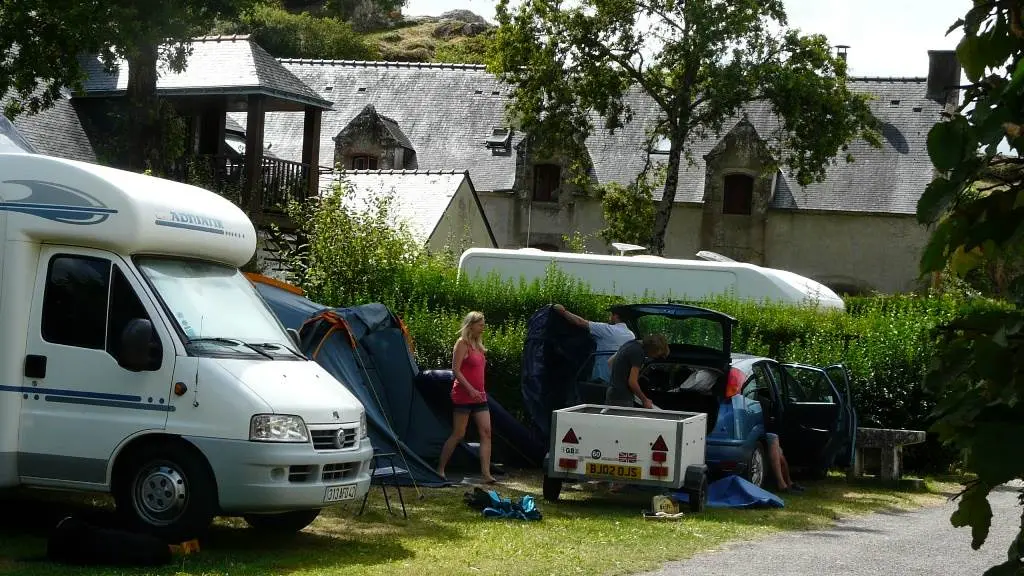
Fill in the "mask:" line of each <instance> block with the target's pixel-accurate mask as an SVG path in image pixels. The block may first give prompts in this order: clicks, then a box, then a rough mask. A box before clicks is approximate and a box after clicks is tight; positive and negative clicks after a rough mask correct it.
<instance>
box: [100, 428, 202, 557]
mask: <svg viewBox="0 0 1024 576" xmlns="http://www.w3.org/2000/svg"><path fill="white" fill-rule="evenodd" d="M129 458H130V459H129V460H128V461H126V462H125V464H126V465H125V466H124V468H123V472H122V474H121V477H120V478H119V479H118V482H117V483H116V486H115V488H114V500H115V502H116V506H117V511H118V513H120V514H121V515H122V516H123V517H124V518H125V519H126V520H127V521H128V523H129V524H131V525H133V526H135V527H136V528H137V529H139V530H141V531H143V532H148V533H150V534H153V535H155V536H157V537H159V538H162V539H164V540H167V541H168V542H183V541H185V540H189V539H192V538H197V537H199V536H201V535H203V534H204V533H205V532H206V530H207V529H208V528H209V527H210V523H211V522H212V521H213V516H214V514H215V512H216V508H217V484H216V482H215V481H214V479H213V477H212V475H211V474H210V472H209V469H208V467H207V465H206V462H205V461H204V460H203V458H202V456H201V455H199V454H197V453H196V452H195V451H194V450H190V449H189V448H188V447H187V446H185V445H182V444H180V443H177V442H164V443H161V444H156V445H149V446H147V447H146V449H145V451H142V450H139V451H138V452H135V453H134V454H131V455H129Z"/></svg>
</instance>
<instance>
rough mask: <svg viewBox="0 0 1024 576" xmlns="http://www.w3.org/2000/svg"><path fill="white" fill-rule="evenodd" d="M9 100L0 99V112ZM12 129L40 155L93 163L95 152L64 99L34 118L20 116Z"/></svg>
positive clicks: (77, 117) (32, 115)
mask: <svg viewBox="0 0 1024 576" xmlns="http://www.w3.org/2000/svg"><path fill="white" fill-rule="evenodd" d="M8 100H9V98H8V97H5V98H0V110H2V109H3V108H4V106H5V105H6V104H7V101H8ZM14 127H15V128H17V129H18V132H19V133H20V134H21V135H22V136H23V137H24V138H25V140H28V143H29V144H31V145H32V147H33V148H35V149H36V152H38V153H40V154H46V155H48V156H57V157H59V158H67V159H68V160H79V161H81V162H92V163H94V164H95V163H97V159H96V150H95V149H94V148H93V145H92V142H91V141H90V140H89V136H88V134H87V133H86V130H85V128H84V127H83V126H82V122H81V120H80V119H79V116H78V111H77V110H76V109H75V105H74V102H73V101H72V100H70V99H69V98H68V96H67V95H64V96H63V97H62V98H60V99H58V100H57V101H56V102H54V104H53V106H52V107H50V108H48V109H46V110H43V111H42V112H40V113H38V114H28V113H27V112H26V113H22V114H20V115H19V116H18V117H17V118H16V119H15V120H14Z"/></svg>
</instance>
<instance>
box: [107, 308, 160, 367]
mask: <svg viewBox="0 0 1024 576" xmlns="http://www.w3.org/2000/svg"><path fill="white" fill-rule="evenodd" d="M159 347H160V344H159V341H158V340H157V336H156V331H154V330H153V323H152V322H151V321H149V320H147V319H145V318H134V319H132V320H131V321H129V322H128V324H127V325H126V326H125V327H124V330H123V331H122V332H121V349H120V350H119V351H118V355H117V363H118V365H120V366H121V367H122V368H125V369H126V370H131V371H132V372H141V371H143V370H154V369H156V368H159V365H160V354H159V353H158V350H159ZM154 364H155V366H154Z"/></svg>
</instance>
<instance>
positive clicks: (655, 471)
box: [650, 466, 668, 478]
mask: <svg viewBox="0 0 1024 576" xmlns="http://www.w3.org/2000/svg"><path fill="white" fill-rule="evenodd" d="M650 472H651V476H654V477H655V478H664V477H666V476H668V467H667V466H651V470H650Z"/></svg>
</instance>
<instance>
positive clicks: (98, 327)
mask: <svg viewBox="0 0 1024 576" xmlns="http://www.w3.org/2000/svg"><path fill="white" fill-rule="evenodd" d="M109 291H110V261H109V260H103V259H101V258H89V257H85V256H55V257H54V258H53V259H51V260H50V268H49V270H48V271H47V275H46V291H45V293H44V294H43V319H42V332H43V339H44V340H46V341H47V342H51V343H53V344H63V345H65V346H75V347H78V348H94V349H97V350H102V349H103V348H104V344H105V343H106V331H107V295H108V293H109Z"/></svg>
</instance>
